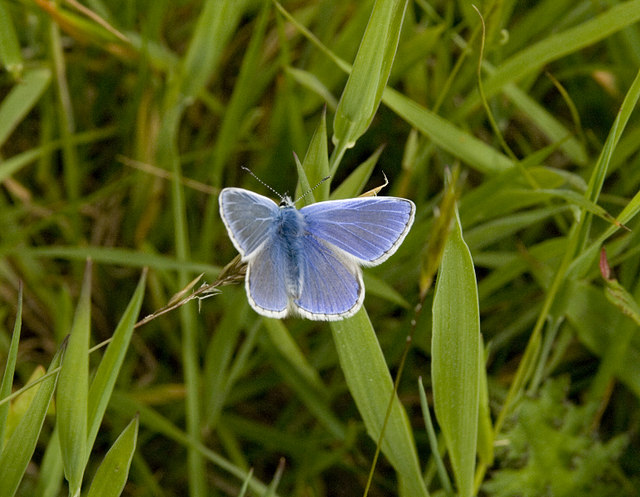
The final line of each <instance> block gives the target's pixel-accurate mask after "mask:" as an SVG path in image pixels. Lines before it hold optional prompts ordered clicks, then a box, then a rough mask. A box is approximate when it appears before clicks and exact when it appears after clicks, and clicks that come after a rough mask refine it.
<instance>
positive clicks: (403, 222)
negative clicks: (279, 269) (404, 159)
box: [300, 197, 415, 265]
mask: <svg viewBox="0 0 640 497" xmlns="http://www.w3.org/2000/svg"><path fill="white" fill-rule="evenodd" d="M300 212H301V214H302V215H303V216H304V218H305V221H306V225H307V230H308V231H309V232H310V233H312V234H313V235H315V236H316V237H318V238H320V239H322V240H324V241H326V242H328V243H330V244H332V245H334V246H336V247H338V248H339V249H341V250H344V251H345V252H347V253H348V254H350V255H352V256H353V257H355V258H357V259H358V260H359V261H360V263H361V264H364V265H376V264H380V263H381V262H383V261H384V260H386V259H387V258H388V257H389V256H391V254H393V253H394V252H395V251H396V249H397V248H398V247H399V246H400V244H401V243H402V241H403V240H404V237H405V236H406V234H407V233H408V232H409V229H410V228H411V224H412V223H413V218H414V215H415V205H414V204H413V202H411V201H410V200H406V199H403V198H396V197H359V198H354V199H347V200H331V201H328V202H319V203H317V204H312V205H308V206H306V207H303V208H302V209H300Z"/></svg>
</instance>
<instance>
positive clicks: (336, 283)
mask: <svg viewBox="0 0 640 497" xmlns="http://www.w3.org/2000/svg"><path fill="white" fill-rule="evenodd" d="M219 203H220V216H221V217H222V220H223V222H224V224H225V226H226V228H227V231H228V233H229V237H230V238H231V241H232V242H233V245H234V246H235V247H236V249H237V250H238V252H240V255H241V257H242V261H243V262H246V263H247V265H248V267H247V273H246V278H245V288H246V291H247V297H248V299H249V303H250V304H251V307H253V309H254V310H255V311H256V312H257V313H258V314H262V315H263V316H268V317H272V318H284V317H286V316H289V315H298V316H301V317H303V318H307V319H312V320H316V321H334V320H339V319H344V318H347V317H349V316H352V315H353V314H355V313H356V312H357V311H358V309H360V307H361V306H362V302H363V301H364V284H363V282H362V270H361V268H360V266H375V265H378V264H380V263H382V262H383V261H385V260H387V259H388V258H389V257H390V256H391V255H392V254H393V253H394V252H395V251H396V250H397V249H398V247H399V246H400V244H401V243H402V241H403V240H404V238H405V236H406V235H407V233H408V232H409V229H410V228H411V225H412V224H413V219H414V216H415V211H416V207H415V205H414V203H413V202H411V201H410V200H406V199H403V198H396V197H358V198H353V199H347V200H329V201H326V202H318V203H315V204H311V205H307V206H305V207H302V208H301V209H297V208H296V207H295V205H294V203H293V202H292V200H291V198H290V197H288V196H284V197H282V201H281V202H280V204H279V205H278V204H276V203H275V202H274V201H273V200H271V199H269V198H267V197H264V196H262V195H259V194H257V193H254V192H251V191H249V190H244V189H242V188H224V189H223V190H222V192H220V197H219Z"/></svg>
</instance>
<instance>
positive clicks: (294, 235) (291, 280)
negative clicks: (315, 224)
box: [277, 205, 306, 295]
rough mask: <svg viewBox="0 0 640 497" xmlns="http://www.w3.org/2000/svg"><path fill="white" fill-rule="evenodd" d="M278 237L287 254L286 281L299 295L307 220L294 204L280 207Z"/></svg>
mask: <svg viewBox="0 0 640 497" xmlns="http://www.w3.org/2000/svg"><path fill="white" fill-rule="evenodd" d="M277 231H278V235H279V236H278V239H279V240H280V243H282V251H283V252H284V254H285V257H286V259H287V263H286V264H285V281H286V284H287V287H288V288H289V290H290V291H291V294H292V295H299V294H300V291H301V289H302V283H303V282H302V277H301V274H300V273H301V272H300V258H301V257H303V253H302V251H303V250H302V241H303V240H302V238H303V237H304V235H305V232H306V230H305V221H304V217H303V216H302V214H300V211H298V209H296V208H295V207H293V205H284V206H281V207H280V212H279V214H278V219H277Z"/></svg>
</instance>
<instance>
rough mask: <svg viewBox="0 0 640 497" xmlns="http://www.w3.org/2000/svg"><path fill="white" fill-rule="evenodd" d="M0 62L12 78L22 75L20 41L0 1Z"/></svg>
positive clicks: (4, 4) (7, 12) (4, 5)
mask: <svg viewBox="0 0 640 497" xmlns="http://www.w3.org/2000/svg"><path fill="white" fill-rule="evenodd" d="M0 62H2V65H3V66H4V68H5V69H6V70H7V72H9V73H10V74H11V75H12V76H13V78H14V79H16V80H19V79H20V76H21V75H22V68H23V60H22V53H21V52H20V43H19V42H18V36H17V35H16V30H15V28H14V26H13V21H12V20H11V15H10V14H9V11H8V9H7V4H6V3H5V2H0Z"/></svg>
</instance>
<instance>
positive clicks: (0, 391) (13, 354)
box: [0, 285, 22, 448]
mask: <svg viewBox="0 0 640 497" xmlns="http://www.w3.org/2000/svg"><path fill="white" fill-rule="evenodd" d="M21 330H22V285H20V289H19V291H18V306H17V309H16V320H15V323H14V325H13V334H12V335H11V344H10V345H9V352H8V353H7V363H6V364H5V366H4V373H3V374H2V384H0V400H2V399H4V398H5V397H7V396H9V395H10V394H11V386H12V385H13V375H14V373H15V370H16V360H17V357H18V344H19V343H20V331H21ZM8 415H9V402H5V403H4V404H0V448H1V447H2V445H3V444H4V438H5V433H6V431H5V430H6V427H7V417H8Z"/></svg>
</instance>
